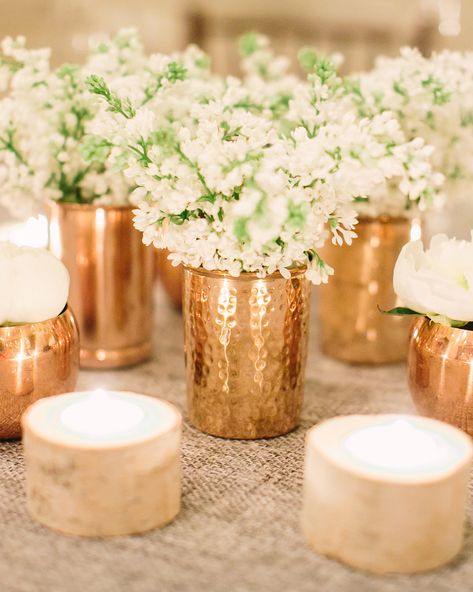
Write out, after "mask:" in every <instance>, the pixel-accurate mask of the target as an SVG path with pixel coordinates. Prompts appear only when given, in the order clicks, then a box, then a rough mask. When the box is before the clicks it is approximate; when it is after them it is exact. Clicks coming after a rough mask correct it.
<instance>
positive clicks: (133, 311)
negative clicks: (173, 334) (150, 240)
mask: <svg viewBox="0 0 473 592" xmlns="http://www.w3.org/2000/svg"><path fill="white" fill-rule="evenodd" d="M49 246H50V249H51V251H52V252H53V253H54V254H55V255H56V256H57V257H59V258H60V259H61V260H62V261H63V262H64V264H65V265H66V267H67V268H68V270H69V273H70V276H71V291H70V296H69V301H70V303H71V306H72V308H73V310H74V313H75V314H76V317H77V320H78V323H79V328H80V336H81V351H80V361H81V366H83V367H85V368H115V367H120V366H128V365H131V364H136V363H138V362H141V361H143V360H145V359H146V358H147V357H148V356H149V355H150V353H151V331H152V300H153V299H152V295H153V293H152V289H153V254H154V253H153V249H152V248H150V247H146V246H145V245H143V243H142V237H141V233H139V232H138V231H137V230H135V228H133V211H132V208H131V207H114V206H95V205H93V204H91V205H89V204H69V203H50V204H49Z"/></svg>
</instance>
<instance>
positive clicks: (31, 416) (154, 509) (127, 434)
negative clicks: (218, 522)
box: [22, 391, 182, 537]
mask: <svg viewBox="0 0 473 592" xmlns="http://www.w3.org/2000/svg"><path fill="white" fill-rule="evenodd" d="M181 424H182V420H181V415H180V413H179V411H178V410H177V409H176V408H175V407H173V406H172V405H170V404H169V403H166V402H164V401H161V400H158V399H154V398H152V397H148V396H145V395H138V394H134V393H126V392H113V391H112V392H104V391H95V392H85V393H68V394H65V395H59V396H55V397H49V398H48V399H43V400H41V401H38V402H37V403H35V404H34V405H32V406H31V407H30V408H29V409H28V410H27V412H26V413H25V414H24V416H23V420H22V425H23V445H24V453H25V462H26V482H27V504H28V509H29V512H30V514H31V516H32V517H33V518H35V519H36V520H37V521H38V522H40V523H41V524H43V525H45V526H48V527H50V528H52V529H54V530H57V531H60V532H63V533H66V534H71V535H79V536H86V537H105V536H113V535H126V534H136V533H141V532H145V531H147V530H150V529H153V528H157V527H161V526H164V525H165V524H167V523H169V522H170V521H172V520H173V519H174V518H175V516H176V515H177V513H178V512H179V507H180V497H181V473H180V440H181Z"/></svg>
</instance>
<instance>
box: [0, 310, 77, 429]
mask: <svg viewBox="0 0 473 592" xmlns="http://www.w3.org/2000/svg"><path fill="white" fill-rule="evenodd" d="M78 370H79V333H78V329H77V324H76V321H75V319H74V317H73V315H72V312H71V311H70V309H68V308H67V309H66V310H65V311H64V312H63V313H62V314H61V315H59V316H58V317H55V318H54V319H50V320H48V321H43V322H41V323H32V324H28V325H17V326H13V327H0V438H18V437H19V436H20V418H21V415H22V413H23V412H24V411H25V409H26V408H27V407H28V406H29V405H31V404H32V403H34V402H35V401H37V400H38V399H40V398H42V397H49V396H51V395H58V394H60V393H64V392H70V391H73V390H74V387H75V384H76V380H77V374H78Z"/></svg>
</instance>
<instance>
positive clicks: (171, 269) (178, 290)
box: [155, 249, 184, 310]
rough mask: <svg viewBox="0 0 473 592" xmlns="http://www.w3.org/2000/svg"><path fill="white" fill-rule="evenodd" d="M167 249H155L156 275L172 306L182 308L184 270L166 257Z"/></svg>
mask: <svg viewBox="0 0 473 592" xmlns="http://www.w3.org/2000/svg"><path fill="white" fill-rule="evenodd" d="M168 255H169V251H166V250H163V249H156V258H155V262H156V276H157V277H158V279H159V281H160V282H161V285H162V286H163V288H164V291H165V292H166V294H167V295H168V297H169V299H170V301H171V302H172V304H173V306H174V307H175V308H177V309H178V310H181V309H182V293H183V290H184V270H183V267H182V265H178V266H177V267H175V266H174V265H172V263H171V262H170V261H169V259H168Z"/></svg>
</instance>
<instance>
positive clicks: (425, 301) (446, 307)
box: [394, 234, 473, 322]
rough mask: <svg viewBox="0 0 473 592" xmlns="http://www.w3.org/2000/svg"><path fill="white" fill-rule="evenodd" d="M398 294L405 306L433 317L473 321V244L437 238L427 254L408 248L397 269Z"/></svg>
mask: <svg viewBox="0 0 473 592" xmlns="http://www.w3.org/2000/svg"><path fill="white" fill-rule="evenodd" d="M394 291H395V292H396V294H397V295H398V296H399V298H400V300H401V302H402V304H403V305H404V306H406V307H408V308H411V309H412V310H415V311H416V312H419V313H422V314H425V315H427V316H429V317H433V318H435V317H436V316H440V317H447V319H450V320H456V321H463V322H469V321H473V238H472V242H468V241H459V240H456V239H449V238H448V237H447V236H446V235H443V234H437V235H436V236H434V237H433V238H432V240H431V242H430V248H429V249H427V250H426V251H424V249H423V246H422V243H421V241H415V242H410V243H407V245H405V246H404V247H403V248H402V250H401V253H400V254H399V257H398V259H397V262H396V265H395V267H394Z"/></svg>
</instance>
